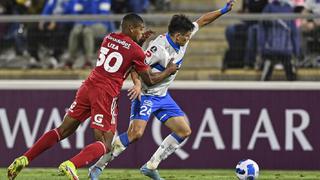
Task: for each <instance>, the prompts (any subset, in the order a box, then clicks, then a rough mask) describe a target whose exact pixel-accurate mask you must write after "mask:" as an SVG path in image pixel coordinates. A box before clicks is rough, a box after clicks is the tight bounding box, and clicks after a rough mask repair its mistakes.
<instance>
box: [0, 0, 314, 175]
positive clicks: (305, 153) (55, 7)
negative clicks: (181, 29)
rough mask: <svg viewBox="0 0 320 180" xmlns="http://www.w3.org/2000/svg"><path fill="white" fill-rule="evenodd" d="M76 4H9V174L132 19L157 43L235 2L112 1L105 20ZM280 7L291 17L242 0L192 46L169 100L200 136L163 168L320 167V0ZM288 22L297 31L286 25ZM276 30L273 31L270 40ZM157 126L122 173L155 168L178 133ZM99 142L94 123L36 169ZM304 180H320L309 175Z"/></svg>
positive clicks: (3, 47) (5, 57)
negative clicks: (128, 16) (177, 26)
mask: <svg viewBox="0 0 320 180" xmlns="http://www.w3.org/2000/svg"><path fill="white" fill-rule="evenodd" d="M71 1H74V0H47V1H46V0H1V2H0V134H1V135H0V143H1V144H2V145H1V146H0V154H1V156H0V157H1V158H0V167H7V166H8V165H9V163H10V162H11V161H12V160H13V159H14V158H15V157H16V156H18V155H19V154H21V153H22V152H24V151H25V150H26V149H27V148H28V147H30V146H31V145H32V144H33V143H34V142H35V140H36V139H37V138H38V137H39V136H41V134H42V133H43V132H45V131H47V130H49V129H51V128H53V127H54V126H57V125H59V123H60V122H61V119H62V117H63V115H64V112H65V109H66V108H68V106H69V105H70V104H71V103H72V100H73V98H74V95H75V92H76V90H77V88H78V87H79V86H80V84H81V81H82V80H83V79H85V78H86V77H87V75H88V74H89V72H90V68H92V67H93V66H94V64H95V59H96V57H95V56H96V51H97V48H98V47H99V45H100V42H101V40H102V38H103V36H104V34H106V33H108V32H110V31H116V30H118V26H119V21H120V20H121V18H122V17H123V15H124V14H125V13H127V12H136V13H140V14H142V15H143V17H144V18H145V20H146V24H147V29H152V30H154V31H156V34H157V35H158V34H162V33H165V32H166V31H167V24H168V21H169V20H170V18H171V16H172V15H173V14H175V13H185V14H187V15H188V16H189V17H190V18H191V19H192V20H195V19H196V18H197V17H199V16H201V14H203V13H205V12H207V11H212V10H215V9H219V8H220V7H222V6H223V5H224V4H225V2H226V1H221V0H219V1H214V0H201V1H193V0H150V1H149V0H112V1H111V0H105V1H103V3H104V4H103V5H101V6H100V8H101V9H100V11H101V12H95V13H91V14H89V12H83V11H84V10H85V9H86V8H84V7H81V6H79V5H77V4H76V3H75V4H72V3H70V2H71ZM88 1H89V2H90V0H88ZM280 1H281V2H280V5H279V6H281V7H284V8H280V9H281V10H283V11H284V12H281V11H279V10H277V9H276V10H275V12H271V11H268V14H266V10H264V11H265V12H264V13H262V11H263V8H264V7H266V5H267V4H268V3H271V2H272V0H269V1H268V0H264V1H263V0H238V1H237V4H236V7H235V8H234V9H233V11H232V12H231V13H230V14H228V15H226V16H224V17H221V18H220V19H218V20H217V21H215V22H214V23H212V24H211V25H209V26H208V27H204V28H203V29H201V30H200V31H199V32H198V34H197V35H196V36H195V37H194V39H192V40H191V43H190V46H189V48H188V52H187V54H186V56H185V61H184V64H183V68H182V70H181V71H180V72H179V74H178V76H177V79H176V80H177V82H176V83H174V85H173V86H172V88H171V89H172V90H171V94H172V96H173V97H174V98H175V99H176V101H177V102H178V103H179V104H180V106H181V107H182V109H184V110H185V112H186V114H187V116H188V119H189V120H190V124H191V127H192V129H193V134H192V136H191V137H190V138H189V139H188V141H187V142H186V143H185V144H184V146H183V147H182V148H181V149H180V150H179V151H177V152H176V154H175V155H173V156H172V157H170V158H169V159H168V160H167V161H165V162H163V164H161V168H165V169H168V168H170V169H172V168H177V169H185V168H188V169H232V168H234V167H235V165H236V163H237V162H238V161H239V160H240V159H243V158H251V159H254V160H255V161H256V162H257V163H258V164H259V165H260V166H261V169H275V170H279V169H286V170H301V169H303V170H318V169H319V168H320V160H319V158H318V157H319V149H320V144H319V141H318V136H319V134H318V129H319V127H320V122H319V117H320V113H319V111H318V107H319V100H318V99H319V98H320V92H319V89H320V84H319V83H318V82H317V81H318V80H319V79H320V71H319V67H320V46H319V43H320V23H319V22H318V19H319V18H320V2H319V1H317V0H306V1H304V0H280ZM75 2H76V1H75ZM92 2H93V1H92ZM101 2H102V1H101ZM60 3H61V4H60ZM68 3H70V4H71V5H70V4H68ZM312 3H314V4H312ZM60 5H61V6H60ZM63 7H64V8H65V9H63ZM70 9H73V10H74V11H76V12H73V13H70ZM291 10H292V12H289V11H291ZM290 23H292V24H293V25H294V27H291V26H287V25H288V24H290ZM279 26H280V27H284V29H286V30H285V31H283V29H281V28H280V30H279ZM269 29H272V30H274V31H272V30H271V31H270V32H271V33H269V34H268V33H266V32H269V31H268V30H269ZM276 30H279V31H276ZM278 32H279V33H278ZM280 32H281V33H284V34H281V33H280ZM263 33H266V34H268V35H269V36H268V38H269V39H268V38H266V36H265V34H263ZM270 35H271V36H270ZM261 37H264V40H265V41H263V38H261ZM283 37H289V38H286V39H283ZM266 39H267V40H266ZM279 39H280V40H279ZM268 40H269V42H268V43H271V44H275V45H279V46H277V47H278V50H280V55H279V51H275V50H277V48H276V47H272V46H271V47H270V46H267V45H266V44H267V43H266V41H268ZM89 41H90V42H91V41H92V42H94V44H93V45H91V44H90V43H89ZM284 41H285V42H284ZM283 44H286V45H283ZM292 46H293V48H290V47H292ZM288 47H289V48H288ZM268 48H269V49H268ZM277 53H278V54H277ZM272 70H273V74H270V72H271V71H272ZM286 72H287V73H286ZM263 81H272V82H263ZM293 81H294V82H293ZM130 85H131V83H130V81H128V82H126V83H125V86H124V90H123V92H122V95H121V96H122V98H121V101H120V112H121V114H120V118H119V128H118V130H119V131H120V132H122V131H124V130H126V127H127V125H128V117H129V107H130V102H129V100H128V98H127V97H126V91H125V90H126V89H128V87H130ZM186 97H187V98H186ZM149 124H150V125H149V126H148V130H147V131H146V133H145V135H144V138H143V139H141V140H140V142H138V143H136V144H135V145H133V146H132V147H131V148H130V149H129V150H128V151H126V152H125V153H124V154H123V156H121V157H120V158H118V159H117V160H115V161H114V162H113V163H112V164H111V167H112V168H137V167H140V166H141V165H142V164H143V163H144V162H145V161H146V160H148V159H149V157H150V156H151V153H152V152H153V151H154V150H155V149H156V148H157V146H158V145H159V143H160V142H161V141H162V138H164V137H165V136H166V134H168V133H169V131H168V130H167V129H165V128H161V126H160V124H159V122H158V121H156V120H152V121H150V123H149ZM91 141H92V133H91V131H90V129H89V128H88V123H84V125H83V126H82V127H81V128H80V129H79V131H78V132H77V133H76V135H74V136H72V137H70V138H68V139H67V140H65V141H63V142H62V143H60V145H58V146H56V147H55V148H53V149H52V150H50V151H49V152H46V153H45V154H44V155H42V156H40V157H39V158H38V159H37V160H35V161H34V162H33V163H32V165H31V166H33V167H55V166H57V165H58V164H59V163H60V162H61V161H62V160H64V159H66V158H68V157H70V156H71V155H72V154H74V153H75V152H78V151H79V150H80V149H81V148H82V147H83V146H84V144H88V143H89V142H91ZM204 154H206V156H205V157H204ZM2 172H4V171H2ZM275 174H276V173H275ZM289 174H290V173H289ZM211 175H212V174H211ZM168 176H169V175H168ZM212 176H214V175H212ZM297 176H298V177H297V179H304V178H307V179H319V175H313V176H312V177H308V173H306V174H304V175H303V176H299V175H297ZM274 177H277V178H278V179H281V176H280V177H278V176H276V175H275V176H274ZM171 178H172V177H171ZM181 178H182V177H178V179H181ZM31 179H32V178H31ZM128 179H130V178H128ZM138 179H139V178H138ZM169 179H170V176H169ZM172 179H174V178H172ZM195 179H198V178H196V177H195ZM208 179H210V175H209V178H208ZM221 179H223V178H221ZM226 179H227V178H226ZM269 179H271V178H269ZM282 179H285V178H282ZM289 179H290V178H289ZM291 179H295V178H293V177H292V178H291Z"/></svg>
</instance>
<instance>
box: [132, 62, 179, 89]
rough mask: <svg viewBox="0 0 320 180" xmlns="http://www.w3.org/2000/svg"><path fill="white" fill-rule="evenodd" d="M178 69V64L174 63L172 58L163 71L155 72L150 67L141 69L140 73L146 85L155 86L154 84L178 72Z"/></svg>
mask: <svg viewBox="0 0 320 180" xmlns="http://www.w3.org/2000/svg"><path fill="white" fill-rule="evenodd" d="M177 70H178V65H176V64H175V63H173V59H171V60H170V62H169V64H168V65H167V67H166V69H165V70H164V71H162V72H157V73H153V72H152V71H151V69H150V68H149V69H148V70H147V71H141V72H138V73H139V75H140V77H141V79H142V81H143V82H144V83H145V84H146V85H148V86H153V85H155V84H157V83H159V82H161V81H162V80H164V79H165V78H167V77H168V76H170V75H172V74H174V73H176V71H177Z"/></svg>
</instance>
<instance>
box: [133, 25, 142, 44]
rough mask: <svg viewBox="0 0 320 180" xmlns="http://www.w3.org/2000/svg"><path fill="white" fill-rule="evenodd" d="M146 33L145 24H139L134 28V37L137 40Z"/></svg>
mask: <svg viewBox="0 0 320 180" xmlns="http://www.w3.org/2000/svg"><path fill="white" fill-rule="evenodd" d="M143 33H144V24H143V23H141V24H138V25H137V26H135V27H133V28H132V37H133V40H134V41H135V42H139V41H140V39H141V38H142V35H143Z"/></svg>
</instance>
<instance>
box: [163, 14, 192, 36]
mask: <svg viewBox="0 0 320 180" xmlns="http://www.w3.org/2000/svg"><path fill="white" fill-rule="evenodd" d="M193 29H194V25H193V23H192V22H191V20H190V19H189V18H188V17H187V16H185V15H183V14H176V15H174V16H172V18H171V20H170V23H169V26H168V32H169V34H170V35H173V34H175V33H181V34H185V33H187V32H190V31H192V30H193Z"/></svg>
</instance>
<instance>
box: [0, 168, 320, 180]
mask: <svg viewBox="0 0 320 180" xmlns="http://www.w3.org/2000/svg"><path fill="white" fill-rule="evenodd" d="M87 172H88V171H87V169H80V170H78V173H79V177H80V179H87ZM6 173H7V170H6V169H5V168H1V169H0V179H1V180H2V179H6ZM160 174H161V175H162V177H163V178H165V179H166V180H198V179H199V180H200V179H201V180H236V179H237V178H236V176H235V173H234V171H233V170H196V169H192V170H191V169H187V170H165V169H163V170H162V169H161V170H160ZM60 179H61V180H63V179H66V178H65V177H63V176H58V173H57V169H54V168H26V169H24V170H23V171H22V172H21V173H20V174H19V176H18V177H17V178H16V180H60ZM100 179H101V180H103V179H105V180H144V179H145V180H147V179H148V178H146V177H144V176H143V175H141V174H140V172H139V170H138V169H106V170H105V171H104V173H103V175H102V176H101V178H100ZM272 179H276V180H319V179H320V171H267V170H263V171H260V176H259V180H272Z"/></svg>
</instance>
